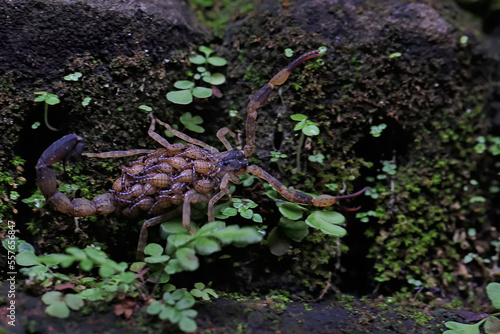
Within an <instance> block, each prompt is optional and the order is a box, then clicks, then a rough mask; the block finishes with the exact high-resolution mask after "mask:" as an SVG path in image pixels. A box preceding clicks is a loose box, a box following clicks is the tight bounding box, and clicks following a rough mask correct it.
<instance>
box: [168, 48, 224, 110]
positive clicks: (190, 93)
mask: <svg viewBox="0 0 500 334" xmlns="http://www.w3.org/2000/svg"><path fill="white" fill-rule="evenodd" d="M199 51H200V52H201V53H202V54H194V55H192V56H189V61H190V62H191V63H192V64H195V65H198V66H196V73H193V72H189V73H188V75H189V76H192V77H193V79H194V80H195V81H198V80H201V81H203V82H205V83H208V84H210V85H212V86H218V85H222V84H223V83H224V82H226V77H225V76H224V74H222V73H219V72H215V73H212V72H210V71H209V67H210V66H215V67H221V66H225V65H226V64H227V61H226V60H225V59H224V58H221V57H216V56H211V54H212V53H213V52H214V51H213V50H212V49H210V48H209V47H206V46H203V45H202V46H200V48H199ZM174 87H175V88H177V89H178V90H175V91H171V92H168V93H167V99H168V100H169V101H170V102H173V103H176V104H190V103H191V102H193V98H194V97H196V98H208V97H210V96H212V95H213V90H212V88H207V87H203V86H198V85H197V84H196V83H195V82H193V81H191V80H179V81H176V82H175V83H174Z"/></svg>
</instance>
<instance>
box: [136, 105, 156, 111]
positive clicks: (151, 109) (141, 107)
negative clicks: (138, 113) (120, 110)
mask: <svg viewBox="0 0 500 334" xmlns="http://www.w3.org/2000/svg"><path fill="white" fill-rule="evenodd" d="M137 108H138V109H140V110H144V111H145V112H152V111H153V108H151V107H150V106H147V105H145V104H141V105H140V106H138V107H137Z"/></svg>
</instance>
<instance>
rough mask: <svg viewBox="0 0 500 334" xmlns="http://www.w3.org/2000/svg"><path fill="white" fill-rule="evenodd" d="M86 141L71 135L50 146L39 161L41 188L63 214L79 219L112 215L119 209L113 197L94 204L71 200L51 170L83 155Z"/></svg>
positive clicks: (110, 196)
mask: <svg viewBox="0 0 500 334" xmlns="http://www.w3.org/2000/svg"><path fill="white" fill-rule="evenodd" d="M84 146H85V144H84V142H83V138H82V137H80V136H77V135H75V134H70V135H66V136H64V137H62V138H61V139H59V140H57V141H56V142H54V143H53V144H52V145H50V146H49V147H48V148H47V149H46V150H45V151H44V152H43V153H42V155H41V156H40V159H38V163H37V165H36V175H37V179H38V186H39V187H40V190H41V191H42V194H43V196H44V197H45V199H46V200H47V201H48V202H49V203H51V204H52V205H53V206H54V208H55V209H56V210H57V211H59V212H62V213H65V214H68V215H72V216H75V217H86V216H92V215H95V214H108V213H111V212H113V211H115V210H116V207H115V204H114V200H113V197H112V195H111V194H109V193H107V194H103V195H100V196H97V197H95V198H94V199H93V200H92V201H89V200H87V199H84V198H76V199H74V200H73V201H71V200H70V199H69V198H68V197H67V196H66V195H65V194H63V193H62V192H60V191H59V190H57V179H56V175H55V173H54V172H53V171H52V170H51V169H50V166H52V165H53V164H55V163H57V162H59V161H61V160H63V159H67V158H69V157H77V156H80V155H81V154H82V152H83V149H84Z"/></svg>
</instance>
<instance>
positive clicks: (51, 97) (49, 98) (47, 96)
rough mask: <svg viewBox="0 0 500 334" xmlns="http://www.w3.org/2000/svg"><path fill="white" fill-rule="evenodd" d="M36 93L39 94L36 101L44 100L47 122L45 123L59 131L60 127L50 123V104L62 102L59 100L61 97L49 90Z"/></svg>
mask: <svg viewBox="0 0 500 334" xmlns="http://www.w3.org/2000/svg"><path fill="white" fill-rule="evenodd" d="M35 95H38V96H37V97H35V99H34V100H33V101H35V102H44V109H43V120H44V122H45V125H46V126H47V127H48V128H49V129H50V130H52V131H59V130H58V129H56V128H54V127H53V126H51V125H50V124H49V105H51V106H53V105H56V104H58V103H60V102H61V100H59V97H58V96H57V95H56V94H51V93H47V92H35Z"/></svg>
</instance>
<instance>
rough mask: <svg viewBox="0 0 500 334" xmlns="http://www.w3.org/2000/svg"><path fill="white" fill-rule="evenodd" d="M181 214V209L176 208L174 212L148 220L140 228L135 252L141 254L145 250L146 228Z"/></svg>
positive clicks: (146, 240)
mask: <svg viewBox="0 0 500 334" xmlns="http://www.w3.org/2000/svg"><path fill="white" fill-rule="evenodd" d="M180 212H181V207H180V206H179V207H177V208H175V209H174V210H172V211H170V212H167V213H165V214H163V215H159V216H157V217H153V218H150V219H148V220H146V221H145V222H144V223H143V224H142V227H141V233H140V234H139V243H138V245H137V251H138V252H140V253H142V252H143V251H144V248H146V243H147V242H148V227H151V226H154V225H158V224H160V223H162V222H164V221H168V220H170V219H172V218H174V217H175V216H177V215H178V214H179V213H180Z"/></svg>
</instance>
